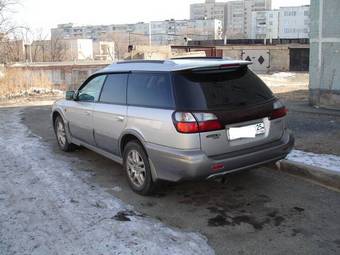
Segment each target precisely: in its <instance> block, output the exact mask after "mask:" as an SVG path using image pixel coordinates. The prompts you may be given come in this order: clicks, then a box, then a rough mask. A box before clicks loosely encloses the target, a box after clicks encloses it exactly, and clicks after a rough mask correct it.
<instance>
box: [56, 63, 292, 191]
mask: <svg viewBox="0 0 340 255" xmlns="http://www.w3.org/2000/svg"><path fill="white" fill-rule="evenodd" d="M249 64H251V63H250V62H247V61H236V60H224V59H177V60H176V59H174V60H165V61H126V62H118V63H114V64H112V65H110V66H108V67H106V68H104V69H102V70H100V71H98V72H96V73H95V74H93V75H91V76H90V77H89V78H88V79H87V80H86V81H85V82H84V83H83V84H82V85H81V86H80V88H79V89H78V90H77V91H75V92H73V91H69V92H67V93H66V99H62V100H59V101H57V102H55V103H54V105H53V108H52V120H53V126H54V130H55V134H56V137H57V141H58V144H59V147H60V148H61V149H62V150H63V151H72V150H74V149H75V148H76V147H77V146H84V147H87V148H89V149H90V150H93V151H95V152H97V153H99V154H102V155H104V156H106V157H108V158H110V159H112V160H114V161H116V162H118V163H120V164H122V165H123V168H124V171H125V172H126V176H127V180H128V182H129V185H130V187H131V188H132V190H134V191H135V192H137V193H139V194H142V195H148V194H150V193H152V192H153V191H154V189H155V187H156V186H157V185H156V184H157V183H158V182H159V181H161V180H166V181H172V182H178V181H183V180H194V179H209V178H213V177H218V176H223V175H225V174H228V173H232V172H235V171H241V170H245V169H250V168H254V167H257V166H261V165H263V164H267V163H270V162H275V161H278V160H280V159H283V158H285V157H286V155H287V154H288V153H289V152H290V151H291V149H292V147H293V144H294V138H293V135H292V134H291V132H290V131H289V130H288V129H287V127H286V121H285V116H286V113H287V109H286V108H285V106H284V105H283V103H282V102H281V101H280V100H278V99H277V98H276V97H275V96H274V95H273V94H272V92H271V91H270V89H269V88H268V87H267V86H266V85H265V84H264V83H263V82H262V81H261V79H260V78H258V77H257V76H256V74H254V73H253V72H252V71H251V70H250V69H249V68H248V65H249Z"/></svg>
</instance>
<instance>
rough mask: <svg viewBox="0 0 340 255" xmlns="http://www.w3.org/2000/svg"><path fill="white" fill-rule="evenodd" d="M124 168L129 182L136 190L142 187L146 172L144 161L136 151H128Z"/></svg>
mask: <svg viewBox="0 0 340 255" xmlns="http://www.w3.org/2000/svg"><path fill="white" fill-rule="evenodd" d="M126 167H127V172H128V176H129V178H130V180H131V182H132V183H133V184H134V185H135V186H136V187H138V188H140V187H142V186H143V185H144V183H145V177H146V170H145V164H144V160H143V158H142V156H141V155H140V154H139V152H138V151H136V150H131V151H129V153H128V156H127V162H126Z"/></svg>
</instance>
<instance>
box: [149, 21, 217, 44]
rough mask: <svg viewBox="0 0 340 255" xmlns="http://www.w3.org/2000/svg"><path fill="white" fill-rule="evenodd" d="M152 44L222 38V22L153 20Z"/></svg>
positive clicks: (182, 42)
mask: <svg viewBox="0 0 340 255" xmlns="http://www.w3.org/2000/svg"><path fill="white" fill-rule="evenodd" d="M151 35H152V36H151V40H152V45H170V44H171V45H175V44H176V45H184V44H185V43H186V41H187V40H218V39H221V38H222V22H221V21H220V20H217V19H210V20H166V21H152V22H151Z"/></svg>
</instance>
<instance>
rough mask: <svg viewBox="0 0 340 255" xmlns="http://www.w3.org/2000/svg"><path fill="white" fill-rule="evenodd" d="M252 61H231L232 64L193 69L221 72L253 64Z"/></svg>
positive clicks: (193, 70) (196, 70)
mask: <svg viewBox="0 0 340 255" xmlns="http://www.w3.org/2000/svg"><path fill="white" fill-rule="evenodd" d="M251 64H252V62H250V61H242V62H240V63H230V64H221V65H215V66H205V67H197V68H193V69H191V71H192V72H221V71H228V70H229V71H233V70H236V69H238V68H241V67H243V66H248V65H251Z"/></svg>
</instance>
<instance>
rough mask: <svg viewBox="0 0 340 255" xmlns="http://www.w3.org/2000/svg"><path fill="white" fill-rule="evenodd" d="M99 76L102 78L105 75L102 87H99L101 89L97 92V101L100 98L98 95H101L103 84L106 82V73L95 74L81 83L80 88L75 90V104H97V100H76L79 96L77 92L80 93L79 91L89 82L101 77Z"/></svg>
mask: <svg viewBox="0 0 340 255" xmlns="http://www.w3.org/2000/svg"><path fill="white" fill-rule="evenodd" d="M101 75H103V76H104V75H105V79H104V81H103V84H102V86H101V88H100V91H99V96H98V99H99V98H100V95H101V93H102V90H103V86H104V83H105V81H106V79H107V73H95V74H92V75H90V76H89V77H88V78H87V79H86V80H85V81H84V82H83V84H81V85H80V87H79V88H78V89H77V96H76V100H75V101H77V102H86V103H97V102H98V100H93V101H81V100H79V99H78V96H79V92H80V90H81V89H83V88H84V87H85V86H86V85H87V84H88V83H89V82H90V81H92V80H93V79H94V78H96V77H99V76H101Z"/></svg>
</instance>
